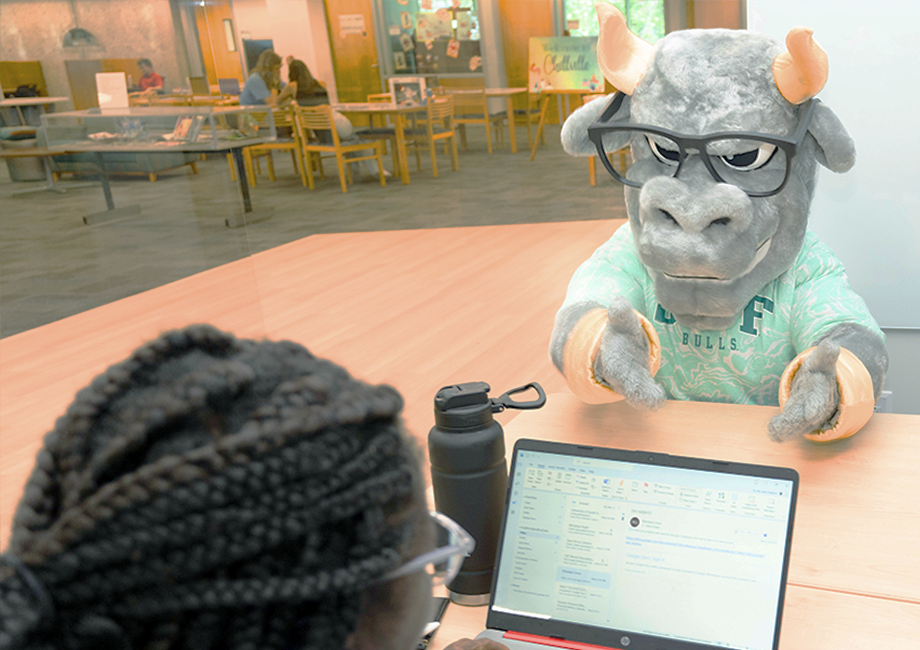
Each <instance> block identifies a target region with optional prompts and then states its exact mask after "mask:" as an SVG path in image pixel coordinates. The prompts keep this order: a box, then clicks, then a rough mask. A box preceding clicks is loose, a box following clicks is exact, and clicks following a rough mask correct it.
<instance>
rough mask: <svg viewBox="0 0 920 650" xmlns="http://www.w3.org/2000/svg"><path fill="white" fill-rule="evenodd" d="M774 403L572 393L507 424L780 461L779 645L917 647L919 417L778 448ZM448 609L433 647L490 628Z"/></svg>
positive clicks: (593, 440) (556, 436)
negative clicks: (784, 492)
mask: <svg viewBox="0 0 920 650" xmlns="http://www.w3.org/2000/svg"><path fill="white" fill-rule="evenodd" d="M776 413H777V409H776V408H773V407H761V406H739V405H726V404H706V403H701V402H673V401H669V402H667V403H666V404H665V406H664V407H663V408H662V409H660V410H659V411H657V412H655V413H648V412H639V411H636V410H635V409H632V408H630V407H629V406H628V405H626V404H625V403H623V402H620V403H618V404H611V405H602V406H588V405H585V404H582V403H581V402H580V401H579V400H578V399H577V398H575V397H574V396H573V395H572V394H571V393H558V394H551V395H549V397H548V398H547V404H546V406H545V407H544V408H543V409H541V410H538V411H527V412H523V413H521V414H520V415H518V416H517V417H515V418H514V420H512V421H511V422H510V423H509V424H507V425H505V427H504V428H505V433H506V436H505V439H506V444H507V446H508V449H509V451H510V449H511V447H512V446H513V444H514V441H515V440H517V439H518V438H537V439H547V440H561V441H568V442H577V443H580V444H588V445H600V446H607V447H620V448H625V449H641V450H649V451H658V452H665V453H671V454H679V455H684V456H705V457H711V458H717V459H725V460H734V461H741V462H751V463H759V464H770V465H782V466H787V467H793V468H795V469H796V470H797V471H798V472H799V474H800V476H801V484H800V488H799V500H798V507H797V510H796V517H795V526H794V538H793V543H792V557H791V562H790V567H789V586H788V588H787V593H786V604H785V612H784V618H783V629H782V638H781V647H782V648H803V649H806V648H807V649H809V650H814V649H817V648H836V647H852V648H863V647H865V648H908V647H916V646H917V640H918V639H920V551H918V548H920V498H918V495H920V473H918V472H917V471H916V461H917V459H918V458H920V417H917V416H913V415H893V414H877V415H875V416H874V417H873V418H872V420H871V421H870V422H869V424H868V425H867V426H866V428H865V429H863V430H862V431H861V432H859V433H858V434H857V435H855V436H854V437H852V438H849V439H847V440H844V441H840V442H839V443H833V444H828V445H818V444H814V443H811V442H808V441H805V440H800V441H792V442H787V443H784V444H778V443H773V442H771V441H770V440H769V439H768V438H767V435H766V431H767V423H768V422H769V420H770V418H771V417H772V416H773V415H775V414H776ZM485 616H486V608H485V607H477V608H466V607H461V606H458V605H451V606H450V607H449V608H448V610H447V614H446V616H445V620H444V623H443V627H442V628H441V630H439V632H438V635H437V637H436V641H435V643H434V646H433V650H440V648H443V647H444V646H445V645H447V644H448V643H450V642H451V641H454V640H456V639H458V638H462V637H465V636H475V635H476V634H478V632H479V631H480V630H481V629H483V628H484V626H485Z"/></svg>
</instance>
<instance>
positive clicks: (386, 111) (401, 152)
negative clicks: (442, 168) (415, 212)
mask: <svg viewBox="0 0 920 650" xmlns="http://www.w3.org/2000/svg"><path fill="white" fill-rule="evenodd" d="M332 108H333V109H335V110H337V111H339V112H340V113H360V114H362V115H369V116H374V115H389V116H391V117H392V118H393V128H394V130H395V132H396V161H397V164H398V165H399V176H400V179H402V182H403V185H408V184H409V157H408V154H407V153H406V116H408V115H411V114H413V113H418V112H420V111H424V110H425V107H424V106H416V105H411V106H407V105H404V104H393V103H389V102H347V103H343V104H333V105H332ZM359 135H360V134H359ZM394 171H395V170H394Z"/></svg>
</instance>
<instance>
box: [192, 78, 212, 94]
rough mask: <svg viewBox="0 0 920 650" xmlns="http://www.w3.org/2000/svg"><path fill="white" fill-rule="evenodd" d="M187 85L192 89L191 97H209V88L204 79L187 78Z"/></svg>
mask: <svg viewBox="0 0 920 650" xmlns="http://www.w3.org/2000/svg"><path fill="white" fill-rule="evenodd" d="M188 85H189V87H190V88H191V89H192V94H193V95H210V94H211V86H210V85H208V80H207V79H206V78H205V77H189V78H188Z"/></svg>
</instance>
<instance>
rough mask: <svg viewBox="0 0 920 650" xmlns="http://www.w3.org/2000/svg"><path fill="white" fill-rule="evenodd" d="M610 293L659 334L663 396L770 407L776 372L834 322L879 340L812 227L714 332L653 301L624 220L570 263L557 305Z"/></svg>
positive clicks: (871, 321) (650, 285)
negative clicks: (789, 258) (781, 269)
mask: <svg viewBox="0 0 920 650" xmlns="http://www.w3.org/2000/svg"><path fill="white" fill-rule="evenodd" d="M615 295H621V296H623V297H625V298H626V299H627V300H629V302H630V303H632V306H633V308H634V309H635V310H636V311H638V312H639V313H641V314H642V315H644V316H645V317H646V318H648V319H649V320H650V321H651V322H652V323H653V324H654V326H655V330H656V331H657V332H658V336H659V337H660V338H661V368H660V369H659V370H658V374H656V375H655V380H656V381H657V382H658V383H659V384H661V385H662V386H663V387H664V389H665V391H666V392H667V395H668V397H669V398H671V399H682V400H694V401H701V402H728V403H736V404H763V405H772V406H775V405H777V403H778V402H777V400H778V397H777V396H778V390H779V380H780V377H781V376H782V373H783V370H784V369H785V368H786V366H787V365H788V364H789V362H790V361H792V359H793V358H794V357H795V356H796V355H797V354H798V353H799V352H801V351H802V350H805V349H807V348H809V347H811V346H812V345H814V344H815V342H816V341H817V340H818V339H819V338H820V337H821V336H822V335H823V334H824V333H826V332H827V331H828V330H829V329H831V328H832V327H834V326H835V325H838V324H840V323H859V324H861V325H864V326H866V327H869V328H871V329H873V330H875V331H877V332H878V334H879V336H880V337H882V338H884V336H883V334H882V332H881V330H879V327H878V324H877V323H876V322H875V320H874V319H873V318H872V316H871V314H869V309H868V307H866V303H865V302H864V301H863V299H862V298H860V297H859V296H858V295H856V294H855V293H854V292H853V290H852V289H850V285H849V283H848V282H847V277H846V273H845V271H844V268H843V265H842V264H841V263H840V261H839V260H838V259H837V258H836V257H834V255H833V253H832V252H831V250H830V249H829V248H828V247H827V246H825V245H824V244H822V243H821V242H819V241H818V238H817V237H816V236H815V235H814V233H812V232H808V233H806V235H805V241H804V243H803V245H802V250H801V252H800V253H799V256H798V258H797V259H796V261H795V263H794V264H793V265H792V267H791V268H790V269H789V270H788V271H786V272H785V273H783V274H782V275H780V276H779V277H778V278H776V279H775V280H773V281H772V282H770V283H769V284H767V285H766V286H765V287H764V288H763V289H761V290H760V291H758V292H757V295H755V296H754V298H752V299H751V301H750V302H749V303H748V305H747V307H745V308H744V310H743V311H742V313H741V315H740V316H739V317H738V319H737V320H736V321H735V322H734V323H733V324H732V325H731V327H728V328H726V329H724V330H721V331H715V330H706V331H698V330H692V329H689V328H686V327H683V326H682V325H680V323H677V322H676V321H675V320H674V317H673V316H672V315H671V314H670V313H668V312H667V311H665V310H664V309H663V308H662V307H661V305H660V304H658V300H657V298H656V296H655V285H654V282H653V281H652V278H651V277H650V276H649V274H648V271H647V270H646V268H645V266H644V265H643V264H642V262H641V260H640V259H639V253H638V251H637V250H636V245H635V242H634V241H633V237H632V232H631V230H630V228H629V224H628V223H627V224H625V225H623V226H622V227H621V228H619V229H618V230H617V232H616V233H614V235H613V237H611V238H610V240H609V241H608V242H607V243H605V244H604V245H602V246H601V247H600V248H598V249H597V250H596V251H595V252H594V254H593V255H592V256H591V257H590V258H589V259H588V260H587V261H586V262H585V263H584V264H582V265H581V266H580V267H579V268H578V270H577V271H576V272H575V275H574V276H573V277H572V280H571V282H570V283H569V289H568V293H567V295H566V299H565V302H564V303H563V308H565V307H567V306H569V305H572V304H577V303H582V302H586V301H592V302H598V303H600V304H602V305H606V304H608V303H609V302H610V299H611V297H612V296H615Z"/></svg>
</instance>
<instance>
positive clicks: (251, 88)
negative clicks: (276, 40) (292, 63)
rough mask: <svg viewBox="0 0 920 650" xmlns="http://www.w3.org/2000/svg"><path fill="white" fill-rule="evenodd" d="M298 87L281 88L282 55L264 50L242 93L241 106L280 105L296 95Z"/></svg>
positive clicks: (290, 85)
mask: <svg viewBox="0 0 920 650" xmlns="http://www.w3.org/2000/svg"><path fill="white" fill-rule="evenodd" d="M296 92H297V87H296V86H294V85H292V84H288V85H287V86H285V87H284V88H283V89H282V88H281V57H280V56H278V55H277V54H275V52H274V50H264V51H263V52H262V53H261V54H260V55H259V58H258V59H257V60H256V67H255V68H253V70H252V74H250V75H249V78H248V79H247V80H246V84H245V85H244V86H243V91H242V92H241V93H240V106H258V105H266V106H278V105H279V104H281V103H282V102H284V101H285V100H288V99H290V98H292V97H293V96H294V94H295V93H296Z"/></svg>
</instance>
